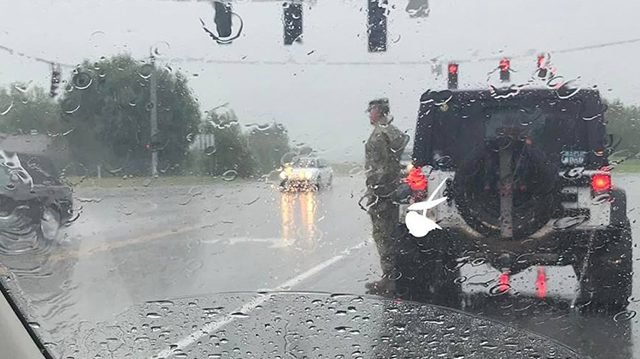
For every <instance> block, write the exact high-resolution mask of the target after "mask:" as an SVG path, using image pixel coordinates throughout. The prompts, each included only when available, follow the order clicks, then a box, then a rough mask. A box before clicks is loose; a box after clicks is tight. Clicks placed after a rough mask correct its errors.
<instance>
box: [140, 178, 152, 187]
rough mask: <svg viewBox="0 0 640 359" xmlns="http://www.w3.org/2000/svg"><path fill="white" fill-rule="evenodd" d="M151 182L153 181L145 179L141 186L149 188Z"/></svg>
mask: <svg viewBox="0 0 640 359" xmlns="http://www.w3.org/2000/svg"><path fill="white" fill-rule="evenodd" d="M152 182H153V179H151V178H147V179H145V180H144V181H143V182H142V185H143V186H145V187H149V186H150V185H151V183H152Z"/></svg>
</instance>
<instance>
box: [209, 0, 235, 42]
mask: <svg viewBox="0 0 640 359" xmlns="http://www.w3.org/2000/svg"><path fill="white" fill-rule="evenodd" d="M213 9H214V10H215V15H214V16H213V21H214V22H215V23H216V32H214V31H211V30H209V29H208V28H207V26H206V24H205V22H204V20H202V19H200V23H201V24H202V29H203V30H204V31H205V32H206V33H207V34H208V35H209V37H211V38H212V39H213V40H215V41H216V42H217V43H218V44H230V43H231V42H232V41H233V40H235V39H237V38H239V37H240V35H241V34H242V28H243V27H244V23H243V21H242V18H241V17H240V16H239V15H238V14H236V13H234V12H233V10H232V8H231V3H230V2H228V1H227V2H222V1H214V2H213ZM233 17H235V18H236V19H237V20H238V23H239V24H238V30H237V31H236V33H235V35H234V34H233V29H232V25H233V20H232V18H233Z"/></svg>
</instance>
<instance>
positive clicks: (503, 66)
mask: <svg viewBox="0 0 640 359" xmlns="http://www.w3.org/2000/svg"><path fill="white" fill-rule="evenodd" d="M498 67H499V68H500V71H509V68H510V67H511V61H510V60H509V59H507V58H504V59H502V60H500V64H499V65H498Z"/></svg>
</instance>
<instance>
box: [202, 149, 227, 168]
mask: <svg viewBox="0 0 640 359" xmlns="http://www.w3.org/2000/svg"><path fill="white" fill-rule="evenodd" d="M216 151H217V149H216V146H208V147H207V148H205V149H204V154H205V155H207V156H211V155H213V154H215V153H216ZM227 172H228V171H227ZM225 173H226V172H225Z"/></svg>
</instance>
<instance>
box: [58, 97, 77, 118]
mask: <svg viewBox="0 0 640 359" xmlns="http://www.w3.org/2000/svg"><path fill="white" fill-rule="evenodd" d="M61 107H62V111H64V113H66V114H67V115H71V114H73V113H74V112H76V111H78V110H79V109H80V104H77V103H73V102H72V101H71V100H69V99H66V100H64V101H62V104H61Z"/></svg>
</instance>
